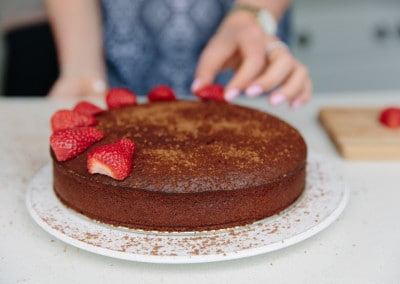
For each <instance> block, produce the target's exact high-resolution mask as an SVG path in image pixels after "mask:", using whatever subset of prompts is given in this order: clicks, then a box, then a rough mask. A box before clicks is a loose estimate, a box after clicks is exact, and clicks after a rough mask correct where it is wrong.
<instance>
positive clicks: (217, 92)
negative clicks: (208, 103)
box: [195, 84, 225, 102]
mask: <svg viewBox="0 0 400 284" xmlns="http://www.w3.org/2000/svg"><path fill="white" fill-rule="evenodd" d="M195 95H196V96H197V97H199V98H200V99H202V100H214V101H218V102H225V98H224V87H223V86H221V85H219V84H211V85H208V86H205V87H203V88H200V89H199V90H197V91H196V92H195Z"/></svg>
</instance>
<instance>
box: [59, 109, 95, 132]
mask: <svg viewBox="0 0 400 284" xmlns="http://www.w3.org/2000/svg"><path fill="white" fill-rule="evenodd" d="M96 124H97V119H96V118H94V117H93V116H91V115H86V114H81V113H77V112H74V111H72V110H67V109H62V110H59V111H57V112H55V113H54V114H53V116H52V117H51V129H52V130H53V132H55V131H58V130H61V129H67V128H75V127H82V126H93V125H96Z"/></svg>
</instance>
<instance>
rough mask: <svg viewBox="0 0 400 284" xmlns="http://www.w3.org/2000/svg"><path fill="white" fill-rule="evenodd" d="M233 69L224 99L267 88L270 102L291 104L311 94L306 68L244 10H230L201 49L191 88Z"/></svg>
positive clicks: (255, 92) (248, 94)
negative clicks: (231, 11)
mask: <svg viewBox="0 0 400 284" xmlns="http://www.w3.org/2000/svg"><path fill="white" fill-rule="evenodd" d="M226 69H233V70H235V74H234V76H233V77H232V79H231V80H230V81H229V82H228V83H227V85H226V86H225V94H224V96H225V99H226V100H228V101H230V100H233V99H234V98H236V97H237V96H238V95H239V94H240V93H245V94H246V95H247V96H248V97H256V96H259V95H262V94H264V93H267V92H270V94H269V102H270V103H271V104H272V105H278V104H281V103H283V102H285V101H287V102H288V103H289V105H290V106H291V107H293V108H295V107H299V106H301V105H303V104H304V103H306V102H307V101H308V100H309V99H310V98H311V95H312V82H311V79H310V77H309V74H308V70H307V68H306V67H305V66H304V65H303V64H302V63H301V62H299V61H298V60H296V59H295V58H294V57H293V56H292V54H291V52H290V50H289V49H288V48H287V46H286V45H284V44H283V43H282V42H280V41H279V39H278V38H277V37H275V36H270V35H267V34H265V33H264V31H263V30H262V28H261V26H260V25H259V23H258V22H257V20H256V18H255V17H254V15H252V14H251V13H249V12H247V11H235V12H233V13H231V14H229V15H228V16H227V17H226V18H225V20H224V21H223V23H222V24H221V26H220V28H219V29H218V31H217V32H216V34H215V35H214V36H213V37H212V38H211V40H210V41H209V42H208V44H207V46H206V47H205V49H204V50H203V52H202V54H201V56H200V59H199V63H198V67H197V70H196V74H195V81H194V82H193V85H192V91H195V90H197V89H199V88H200V87H201V86H205V85H208V84H211V83H212V82H213V81H214V79H215V77H216V76H217V74H218V73H219V72H221V71H223V70H226Z"/></svg>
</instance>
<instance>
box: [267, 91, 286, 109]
mask: <svg viewBox="0 0 400 284" xmlns="http://www.w3.org/2000/svg"><path fill="white" fill-rule="evenodd" d="M285 100H286V97H285V95H284V94H282V93H277V94H274V95H271V96H270V98H269V102H270V103H271V105H274V106H276V105H279V104H281V103H283V102H284V101H285Z"/></svg>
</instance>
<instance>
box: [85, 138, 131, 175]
mask: <svg viewBox="0 0 400 284" xmlns="http://www.w3.org/2000/svg"><path fill="white" fill-rule="evenodd" d="M134 152H135V143H134V142H133V141H132V140H130V139H127V138H122V139H121V140H119V141H117V142H115V143H112V144H108V145H104V146H100V147H97V148H96V149H94V150H92V151H91V152H90V153H89V156H88V160H87V168H88V171H89V173H91V174H96V173H97V174H103V175H107V176H110V177H112V178H113V179H116V180H124V179H125V178H126V177H127V176H129V174H130V172H131V169H132V163H133V153H134Z"/></svg>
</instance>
